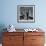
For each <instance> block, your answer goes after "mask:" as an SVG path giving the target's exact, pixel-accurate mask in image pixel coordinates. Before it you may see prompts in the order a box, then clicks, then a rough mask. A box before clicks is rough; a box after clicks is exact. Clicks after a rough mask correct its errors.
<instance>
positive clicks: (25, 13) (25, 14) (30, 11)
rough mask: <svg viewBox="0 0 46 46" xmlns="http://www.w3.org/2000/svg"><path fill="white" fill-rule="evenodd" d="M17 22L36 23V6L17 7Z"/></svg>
mask: <svg viewBox="0 0 46 46" xmlns="http://www.w3.org/2000/svg"><path fill="white" fill-rule="evenodd" d="M17 22H18V23H33V22H35V5H17Z"/></svg>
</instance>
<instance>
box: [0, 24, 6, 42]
mask: <svg viewBox="0 0 46 46" xmlns="http://www.w3.org/2000/svg"><path fill="white" fill-rule="evenodd" d="M4 28H6V27H5V25H4V24H0V43H2V36H3V34H2V33H3V32H6V30H4Z"/></svg>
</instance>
